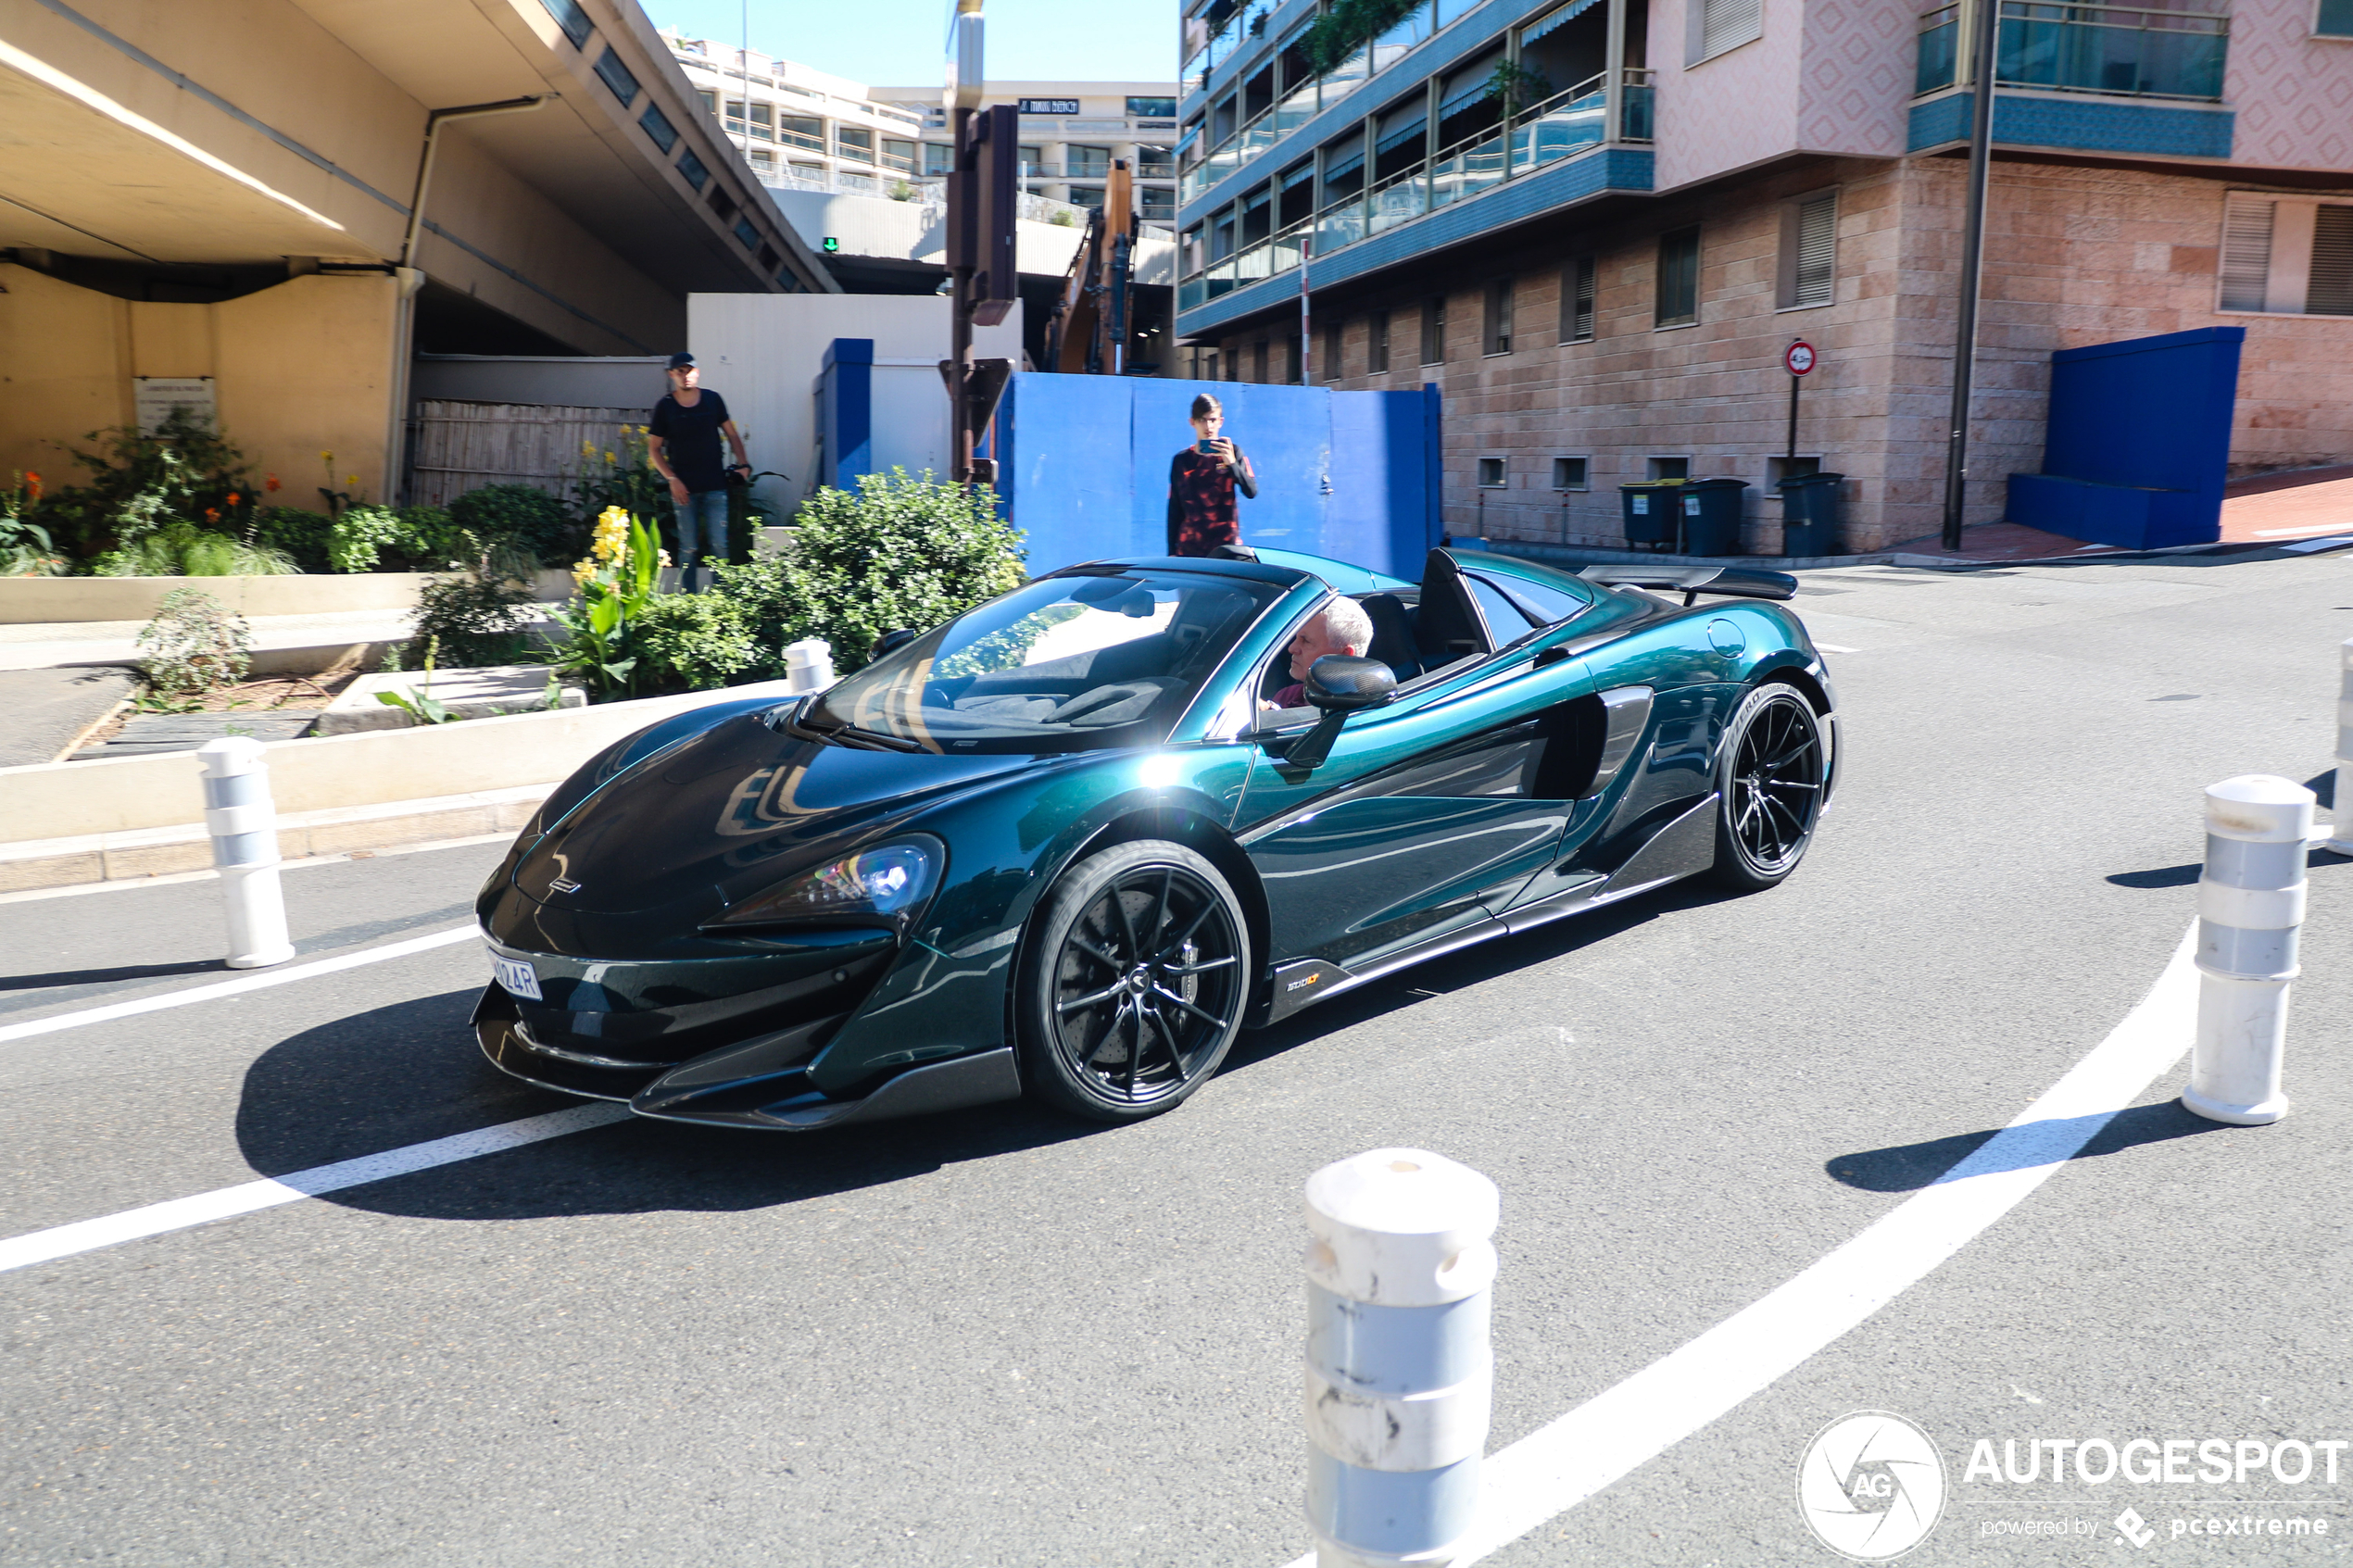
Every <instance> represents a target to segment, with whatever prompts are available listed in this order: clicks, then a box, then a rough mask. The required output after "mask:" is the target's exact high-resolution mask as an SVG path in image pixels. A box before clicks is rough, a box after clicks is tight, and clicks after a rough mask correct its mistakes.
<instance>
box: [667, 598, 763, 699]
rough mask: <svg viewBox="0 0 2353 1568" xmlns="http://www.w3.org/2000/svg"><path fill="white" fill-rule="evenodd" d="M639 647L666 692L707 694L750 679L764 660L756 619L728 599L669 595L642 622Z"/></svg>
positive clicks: (734, 601) (735, 602)
mask: <svg viewBox="0 0 2353 1568" xmlns="http://www.w3.org/2000/svg"><path fill="white" fill-rule="evenodd" d="M637 646H638V649H639V651H640V653H641V655H642V656H643V658H644V660H645V663H646V666H647V667H648V669H649V670H650V671H651V679H650V681H649V682H648V684H649V685H651V686H654V687H659V688H661V689H662V690H678V691H704V690H708V689H709V688H711V687H713V686H724V685H730V684H734V683H736V682H737V681H740V680H744V679H747V678H748V677H747V675H746V671H754V670H758V669H760V668H761V664H762V659H761V648H760V644H759V641H758V640H757V639H756V638H755V637H754V636H753V634H752V623H751V617H750V616H749V614H748V613H746V611H745V608H744V607H743V606H742V605H741V604H740V603H738V602H737V601H736V600H734V599H731V598H729V597H727V596H725V595H724V594H664V595H662V596H660V597H658V598H656V599H654V600H653V601H652V602H651V603H649V604H648V605H647V606H646V608H645V610H644V611H643V612H642V613H641V614H640V615H639V617H638V620H637Z"/></svg>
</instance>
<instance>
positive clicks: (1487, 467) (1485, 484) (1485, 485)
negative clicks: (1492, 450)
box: [1478, 458, 1504, 490]
mask: <svg viewBox="0 0 2353 1568" xmlns="http://www.w3.org/2000/svg"><path fill="white" fill-rule="evenodd" d="M1478 487H1479V488H1480V489H1481V490H1501V489H1502V488H1503V487H1504V459H1503V458H1479V459H1478Z"/></svg>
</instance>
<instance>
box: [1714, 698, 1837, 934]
mask: <svg viewBox="0 0 2353 1568" xmlns="http://www.w3.org/2000/svg"><path fill="white" fill-rule="evenodd" d="M1829 764H1830V745H1829V741H1828V738H1827V737H1826V736H1825V735H1824V734H1823V727H1822V721H1821V719H1820V717H1819V715H1818V714H1816V713H1815V711H1814V705H1813V704H1812V703H1811V702H1809V701H1807V700H1806V694H1805V693H1804V692H1801V691H1799V690H1798V689H1797V688H1796V687H1795V686H1793V685H1790V684H1787V683H1785V682H1781V681H1768V682H1766V683H1765V684H1761V685H1758V686H1755V687H1753V688H1752V689H1751V690H1750V691H1749V693H1748V695H1747V696H1744V697H1743V698H1742V699H1741V705H1740V707H1739V708H1737V709H1734V710H1733V713H1732V717H1731V720H1730V722H1728V723H1727V724H1726V725H1725V726H1724V741H1723V746H1722V749H1721V750H1720V752H1719V753H1718V760H1717V771H1716V778H1717V790H1718V797H1719V798H1718V802H1717V809H1716V864H1715V866H1714V868H1713V870H1712V871H1711V872H1710V875H1711V877H1712V879H1713V880H1714V881H1715V882H1717V883H1718V884H1720V885H1723V886H1726V887H1732V888H1738V889H1740V890H1741V891H1743V892H1748V893H1754V892H1759V891H1761V890H1763V889H1765V888H1768V887H1774V886H1778V885H1780V884H1781V883H1782V882H1784V881H1786V880H1787V879H1788V877H1789V874H1790V872H1793V871H1795V870H1796V869H1797V863H1798V861H1800V860H1801V859H1805V857H1806V846H1808V845H1810V844H1811V843H1813V841H1814V829H1815V827H1816V825H1817V824H1818V822H1820V821H1821V814H1822V799H1823V797H1824V795H1825V794H1826V793H1827V790H1828V786H1829V784H1830V767H1829Z"/></svg>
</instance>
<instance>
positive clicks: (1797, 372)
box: [1781, 338, 1815, 479]
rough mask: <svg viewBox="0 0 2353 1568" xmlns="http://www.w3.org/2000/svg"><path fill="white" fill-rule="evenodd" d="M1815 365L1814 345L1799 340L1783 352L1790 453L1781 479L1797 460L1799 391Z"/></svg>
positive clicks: (1785, 459) (1783, 462)
mask: <svg viewBox="0 0 2353 1568" xmlns="http://www.w3.org/2000/svg"><path fill="white" fill-rule="evenodd" d="M1814 365H1815V358H1814V345H1812V344H1810V343H1808V342H1806V340H1805V339H1804V338H1799V339H1797V340H1796V341H1795V342H1793V343H1792V344H1791V345H1789V347H1788V348H1787V349H1785V350H1783V351H1782V354H1781V366H1782V368H1783V369H1784V370H1788V371H1789V451H1788V452H1787V453H1786V454H1785V455H1784V456H1783V457H1782V458H1781V477H1782V478H1783V479H1787V478H1788V477H1789V465H1790V464H1791V463H1793V462H1795V461H1796V460H1797V389H1798V388H1799V387H1800V386H1801V385H1803V384H1804V383H1805V380H1806V375H1807V374H1808V373H1810V372H1811V371H1812V370H1813V369H1814Z"/></svg>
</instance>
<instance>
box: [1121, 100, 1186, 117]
mask: <svg viewBox="0 0 2353 1568" xmlns="http://www.w3.org/2000/svg"><path fill="white" fill-rule="evenodd" d="M1127 113H1128V116H1129V117H1130V118H1131V119H1176V99H1174V98H1135V97H1131V98H1129V99H1128V100H1127Z"/></svg>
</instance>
